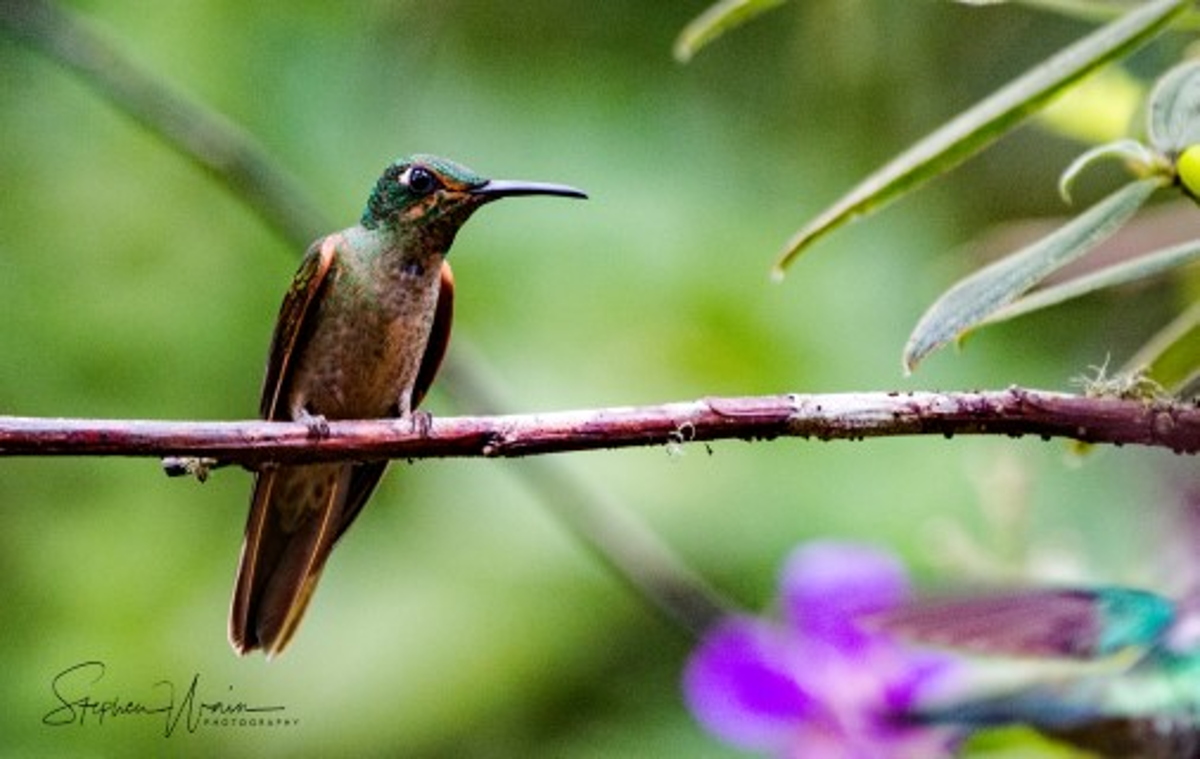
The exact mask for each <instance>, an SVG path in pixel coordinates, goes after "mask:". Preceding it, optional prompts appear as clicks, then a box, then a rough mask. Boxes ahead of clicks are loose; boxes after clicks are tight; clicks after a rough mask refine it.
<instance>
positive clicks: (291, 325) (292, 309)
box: [258, 234, 342, 421]
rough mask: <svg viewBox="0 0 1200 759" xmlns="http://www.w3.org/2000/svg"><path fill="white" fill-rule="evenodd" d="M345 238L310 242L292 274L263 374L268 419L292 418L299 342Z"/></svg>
mask: <svg viewBox="0 0 1200 759" xmlns="http://www.w3.org/2000/svg"><path fill="white" fill-rule="evenodd" d="M341 242H342V236H341V234H332V235H328V236H326V237H322V238H321V239H320V240H317V241H316V242H314V243H313V244H312V245H310V246H309V248H308V251H307V252H306V253H305V254H304V260H303V261H302V262H301V263H300V269H299V270H298V271H297V272H296V276H295V277H293V278H292V286H291V287H290V288H289V289H288V291H287V295H286V296H284V299H283V305H282V306H281V307H280V309H279V318H278V319H277V320H276V321H275V334H274V335H272V336H271V349H270V351H269V354H268V358H267V372H266V376H264V377H263V387H262V398H261V400H260V401H259V406H258V413H259V416H261V417H262V418H263V419H266V420H268V421H291V417H290V416H289V415H288V414H289V410H288V408H287V403H286V402H285V399H286V398H287V394H286V392H285V390H286V389H287V386H288V384H289V380H290V379H291V376H290V370H291V368H292V359H293V358H295V355H296V344H297V343H298V342H300V336H301V335H302V334H303V333H304V331H305V328H306V326H311V325H310V322H311V321H312V317H313V316H314V315H315V313H316V307H315V306H316V304H317V303H320V300H319V299H318V298H317V295H318V294H319V293H320V292H321V288H322V287H324V285H325V281H326V280H327V279H328V276H329V271H330V270H331V269H332V268H333V262H334V259H336V258H337V246H338V244H339V243H341Z"/></svg>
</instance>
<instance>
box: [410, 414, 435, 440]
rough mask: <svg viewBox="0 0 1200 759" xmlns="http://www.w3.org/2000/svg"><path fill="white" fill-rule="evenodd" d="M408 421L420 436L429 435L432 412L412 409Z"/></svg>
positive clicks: (431, 424) (431, 425)
mask: <svg viewBox="0 0 1200 759" xmlns="http://www.w3.org/2000/svg"><path fill="white" fill-rule="evenodd" d="M408 423H409V424H410V425H412V431H413V432H415V433H417V434H418V435H420V436H421V437H429V430H430V429H432V428H433V414H431V413H429V412H428V411H414V412H412V414H410V415H409V417H408Z"/></svg>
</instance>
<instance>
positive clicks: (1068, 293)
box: [983, 240, 1200, 359]
mask: <svg viewBox="0 0 1200 759" xmlns="http://www.w3.org/2000/svg"><path fill="white" fill-rule="evenodd" d="M1195 261H1200V240H1189V241H1187V242H1185V243H1181V244H1179V245H1173V246H1171V247H1170V248H1164V249H1162V250H1156V251H1154V252H1153V253H1146V254H1145V255H1141V256H1138V257H1137V258H1135V259H1133V260H1132V261H1124V262H1122V263H1119V264H1113V265H1112V266H1107V267H1105V268H1103V269H1100V270H1099V271H1096V272H1093V273H1091V274H1087V275H1084V276H1082V277H1077V278H1075V279H1072V280H1070V281H1069V282H1063V283H1062V284H1059V285H1055V286H1054V287H1047V288H1046V289H1044V290H1038V291H1037V292H1035V293H1033V294H1031V295H1029V296H1028V297H1025V298H1021V299H1020V300H1018V301H1016V302H1015V303H1012V304H1009V305H1007V306H1005V307H1003V308H1001V309H1000V310H998V311H996V312H995V313H994V314H992V315H991V316H989V317H988V318H987V319H985V320H984V321H983V324H995V323H998V322H1002V321H1008V320H1009V319H1015V318H1017V317H1018V316H1024V315H1026V314H1029V313H1032V312H1034V311H1039V310H1041V309H1043V308H1049V307H1051V306H1056V305H1058V304H1059V303H1063V302H1065V301H1068V300H1072V299H1074V298H1079V297H1082V296H1084V295H1088V294H1089V293H1093V292H1096V291H1097V290H1103V289H1105V288H1108V287H1116V286H1117V285H1123V284H1127V283H1129V282H1135V281H1137V280H1139V279H1146V278H1148V277H1153V276H1155V275H1157V274H1162V273H1163V272H1166V271H1170V270H1171V269H1175V268H1178V267H1180V266H1186V265H1188V264H1190V263H1193V262H1195ZM1197 358H1198V359H1200V355H1198V357H1197Z"/></svg>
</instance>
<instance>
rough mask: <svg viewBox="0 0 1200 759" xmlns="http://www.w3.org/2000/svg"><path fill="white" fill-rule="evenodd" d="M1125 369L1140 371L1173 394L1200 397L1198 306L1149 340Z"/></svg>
mask: <svg viewBox="0 0 1200 759" xmlns="http://www.w3.org/2000/svg"><path fill="white" fill-rule="evenodd" d="M1126 367H1127V368H1126V369H1125V371H1130V372H1139V371H1140V372H1144V373H1145V375H1146V376H1147V377H1149V378H1150V379H1153V380H1154V381H1156V382H1158V383H1159V384H1160V385H1162V386H1163V387H1164V388H1165V389H1166V390H1167V391H1168V392H1170V393H1172V394H1174V395H1179V396H1195V395H1197V394H1200V303H1193V304H1192V306H1191V307H1190V308H1188V309H1187V310H1186V311H1184V312H1183V313H1182V314H1180V315H1179V316H1178V317H1176V318H1175V320H1174V321H1172V322H1171V323H1170V324H1168V325H1167V326H1166V327H1163V328H1162V329H1161V330H1160V331H1159V332H1158V334H1156V335H1155V336H1154V337H1152V338H1150V340H1149V342H1147V343H1146V344H1145V345H1144V346H1142V348H1141V349H1140V350H1139V351H1138V352H1137V353H1136V354H1135V355H1134V357H1133V358H1131V359H1130V360H1129V363H1128V364H1127V365H1126Z"/></svg>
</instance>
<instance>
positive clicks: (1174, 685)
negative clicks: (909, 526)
mask: <svg viewBox="0 0 1200 759" xmlns="http://www.w3.org/2000/svg"><path fill="white" fill-rule="evenodd" d="M1193 607H1194V604H1192V603H1191V602H1186V603H1176V602H1173V601H1171V600H1169V599H1167V598H1164V597H1162V596H1159V595H1156V594H1154V593H1150V592H1147V591H1143V590H1136V589H1132V588H1121V587H1099V588H1086V589H1069V588H1068V589H1062V588H1045V589H1030V590H1018V591H1009V592H1001V593H992V594H984V595H978V596H973V597H959V598H941V599H937V598H935V599H928V600H919V601H915V602H912V603H910V604H906V605H903V606H901V607H899V608H896V609H893V610H890V611H888V612H885V613H884V614H883V615H881V617H880V619H879V621H880V623H881V624H882V626H883V627H884V628H885V629H887V630H890V631H891V632H893V633H896V634H897V635H899V636H901V637H907V638H909V639H911V640H914V641H917V642H923V643H931V644H935V645H942V646H947V647H951V648H957V649H960V650H963V651H971V652H976V653H984V654H989V655H992V656H999V657H1002V658H1003V657H1012V658H1013V659H1014V661H1012V662H1009V665H1012V664H1014V663H1015V659H1017V658H1020V659H1024V660H1026V661H1025V664H1031V663H1032V664H1033V665H1034V666H1032V667H1026V668H1024V672H1023V674H1021V675H1020V676H1019V677H1018V678H1017V679H1016V681H1015V682H1014V681H1013V678H1011V677H1005V678H1004V680H1002V681H1000V682H990V681H989V680H988V679H983V680H981V681H979V682H974V683H970V682H968V684H966V685H964V686H962V687H956V688H954V689H953V691H951V692H950V693H943V694H940V695H938V696H937V697H936V699H935V700H933V701H931V702H928V703H924V704H921V705H919V706H918V707H917V708H916V709H914V710H913V712H912V713H911V714H910V715H909V716H910V717H911V718H912V719H914V720H916V721H918V722H923V723H936V724H953V725H961V726H964V727H967V728H969V729H973V728H984V727H990V726H999V725H1017V724H1023V725H1028V726H1031V727H1033V728H1035V729H1037V730H1038V731H1040V732H1042V733H1044V734H1046V735H1048V736H1050V737H1052V738H1055V739H1058V740H1061V741H1064V742H1066V743H1070V744H1073V745H1075V746H1078V747H1080V748H1084V749H1087V750H1088V751H1092V752H1095V753H1097V754H1099V755H1100V756H1105V757H1141V758H1143V759H1175V758H1176V757H1178V758H1180V759H1195V758H1197V757H1200V617H1197V615H1196V613H1195V609H1194V608H1193ZM1009 668H1011V667H1006V668H1005V669H1006V670H1007V669H1009ZM994 674H999V673H994ZM1005 674H1006V675H1007V674H1009V673H1007V672H1006V673H1005ZM993 679H994V678H993Z"/></svg>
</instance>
